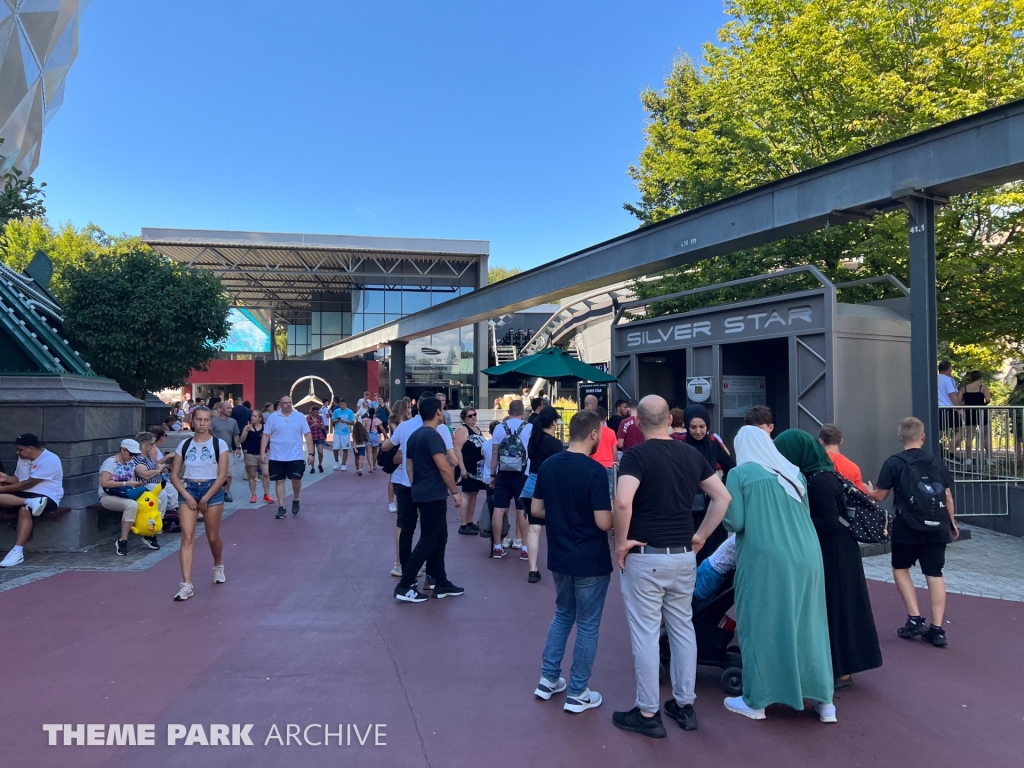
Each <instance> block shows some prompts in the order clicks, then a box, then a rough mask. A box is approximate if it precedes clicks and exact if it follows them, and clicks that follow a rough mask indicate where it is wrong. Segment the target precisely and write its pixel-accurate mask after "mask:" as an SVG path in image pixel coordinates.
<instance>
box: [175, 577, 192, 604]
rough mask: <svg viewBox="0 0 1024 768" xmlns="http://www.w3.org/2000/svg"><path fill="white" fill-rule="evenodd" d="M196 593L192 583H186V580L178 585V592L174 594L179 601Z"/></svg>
mask: <svg viewBox="0 0 1024 768" xmlns="http://www.w3.org/2000/svg"><path fill="white" fill-rule="evenodd" d="M194 594H195V590H194V589H192V585H191V584H186V583H185V582H184V581H183V582H181V583H180V584H179V585H178V594H176V595H175V596H174V599H175V600H177V601H178V602H181V601H182V600H188V599H189V598H190V597H192V595H194Z"/></svg>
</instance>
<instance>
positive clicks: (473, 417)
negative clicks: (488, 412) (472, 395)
mask: <svg viewBox="0 0 1024 768" xmlns="http://www.w3.org/2000/svg"><path fill="white" fill-rule="evenodd" d="M466 418H467V419H475V418H476V414H475V413H467V414H466Z"/></svg>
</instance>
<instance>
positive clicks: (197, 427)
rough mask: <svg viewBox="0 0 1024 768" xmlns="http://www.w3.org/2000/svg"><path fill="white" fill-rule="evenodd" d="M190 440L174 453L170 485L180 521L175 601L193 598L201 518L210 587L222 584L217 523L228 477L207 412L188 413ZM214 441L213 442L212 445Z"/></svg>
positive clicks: (225, 452) (224, 447)
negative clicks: (194, 551) (208, 555)
mask: <svg viewBox="0 0 1024 768" xmlns="http://www.w3.org/2000/svg"><path fill="white" fill-rule="evenodd" d="M192 429H193V430H194V431H195V435H194V436H193V437H190V438H188V439H187V440H183V441H182V442H181V443H180V444H179V445H178V447H177V449H176V450H175V456H174V469H173V471H172V472H171V482H172V483H173V485H174V487H175V488H176V489H177V491H178V495H179V503H178V517H179V519H180V520H181V549H180V550H179V552H178V557H179V560H180V561H181V579H182V581H181V584H180V585H179V589H178V592H177V594H176V595H175V596H174V599H175V600H179V601H180V600H188V599H189V598H190V597H192V596H193V594H194V590H193V587H192V548H193V545H194V544H195V533H196V522H197V521H198V518H199V514H200V513H202V515H203V524H204V525H205V527H206V540H207V541H208V542H209V543H210V553H211V554H212V555H213V583H214V584H223V583H224V581H225V577H224V565H223V564H222V563H221V559H220V558H221V552H222V550H223V548H224V544H223V542H221V539H220V520H221V515H222V514H223V513H224V483H225V481H226V480H227V477H228V458H229V448H228V444H227V443H225V442H224V441H223V440H220V439H219V438H217V437H215V436H214V435H213V434H211V432H210V409H209V408H206V407H203V406H199V407H197V408H196V409H195V410H194V411H193V412H192ZM215 441H216V442H215ZM182 470H184V471H182Z"/></svg>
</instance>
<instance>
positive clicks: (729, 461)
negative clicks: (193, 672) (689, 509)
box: [682, 405, 736, 565]
mask: <svg viewBox="0 0 1024 768" xmlns="http://www.w3.org/2000/svg"><path fill="white" fill-rule="evenodd" d="M683 424H684V426H685V433H684V434H683V435H682V441H683V442H684V443H686V444H687V445H689V446H690V447H692V448H696V449H697V450H698V451H699V452H700V454H701V456H703V457H704V458H705V459H707V461H708V464H710V465H711V468H712V469H721V470H722V480H723V481H725V480H728V476H729V470H730V469H732V468H733V467H735V466H736V461H735V460H734V459H733V457H732V454H730V453H729V450H728V449H727V448H726V447H725V444H724V443H722V441H721V440H719V439H718V437H717V436H715V435H714V434H713V433H712V432H711V417H710V416H709V415H708V411H707V409H706V408H705V407H704V406H703V405H690V406H688V407H687V409H686V410H685V411H683ZM707 511H708V502H707V498H706V497H705V496H704V494H703V493H700V492H698V493H697V495H696V496H695V497H694V499H693V530H695V531H696V530H697V529H698V528H700V526H701V523H703V522H704V515H705V514H707ZM728 537H729V534H727V533H726V531H725V528H724V526H721V525H720V526H718V527H717V528H716V529H715V532H714V533H712V534H711V535H710V536H709V537H708V540H707V541H706V542H704V546H703V547H702V548H701V550H700V552H698V553H697V565H700V564H701V563H702V562H704V561H705V560H706V559H707V558H709V557H710V556H711V555H712V554H714V552H715V550H716V549H718V548H719V547H720V546H721V545H722V542H724V541H725V540H726V539H727V538H728Z"/></svg>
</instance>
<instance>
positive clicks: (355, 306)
mask: <svg viewBox="0 0 1024 768" xmlns="http://www.w3.org/2000/svg"><path fill="white" fill-rule="evenodd" d="M362 311H363V292H362V290H360V289H359V288H353V289H352V312H353V314H358V313H359V312H362Z"/></svg>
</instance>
